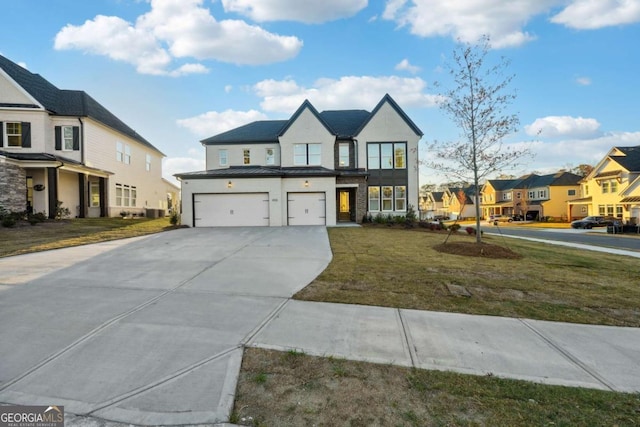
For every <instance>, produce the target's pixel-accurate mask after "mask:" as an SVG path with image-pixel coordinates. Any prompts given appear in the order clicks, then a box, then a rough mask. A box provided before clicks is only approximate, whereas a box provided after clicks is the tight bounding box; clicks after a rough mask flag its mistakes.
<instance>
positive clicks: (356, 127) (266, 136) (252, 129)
mask: <svg viewBox="0 0 640 427" xmlns="http://www.w3.org/2000/svg"><path fill="white" fill-rule="evenodd" d="M386 102H388V103H389V105H391V107H392V108H393V109H394V110H396V112H397V113H398V114H399V115H400V117H402V119H403V120H404V121H405V122H406V123H407V124H408V125H409V127H410V128H411V129H412V130H413V131H414V132H415V133H416V134H417V135H419V136H422V135H423V133H422V131H421V130H420V129H419V128H418V127H417V126H416V125H415V123H413V121H411V119H410V118H409V116H407V115H406V114H405V113H404V111H402V109H401V108H400V107H399V106H398V104H396V102H395V101H394V100H393V98H391V96H389V95H388V94H387V95H385V96H384V98H382V100H381V101H380V102H379V103H378V105H377V106H376V107H375V108H374V110H373V111H372V112H371V113H370V112H368V111H366V110H329V111H323V112H321V113H319V112H318V111H317V110H316V109H315V108H314V106H313V105H311V103H310V102H309V101H308V100H305V101H304V102H303V103H302V105H301V106H300V107H299V108H298V109H297V110H296V112H295V113H294V114H293V115H292V116H291V118H290V119H289V120H264V121H257V122H253V123H249V124H247V125H244V126H240V127H238V128H235V129H231V130H229V131H227V132H223V133H221V134H218V135H214V136H212V137H209V138H206V139H203V140H202V141H200V142H201V143H202V144H204V145H226V144H247V143H254V144H259V143H274V142H278V141H279V140H278V137H279V136H280V135H282V134H284V133H285V132H286V130H287V129H288V128H289V126H291V124H292V123H293V122H294V121H295V120H296V118H297V117H298V116H299V115H300V114H302V112H303V111H304V110H305V109H307V108H308V109H309V110H310V111H311V112H312V113H313V114H314V115H315V116H316V117H317V118H318V120H319V121H320V123H322V124H323V125H324V126H325V127H326V128H327V130H328V131H329V132H330V133H331V134H332V135H335V136H336V138H338V139H350V138H353V137H355V136H356V135H358V133H359V132H360V131H361V130H362V129H363V128H364V127H365V126H366V124H367V123H368V122H369V120H371V118H372V117H374V116H375V115H376V113H377V112H378V110H379V109H380V108H382V105H384V104H385V103H386Z"/></svg>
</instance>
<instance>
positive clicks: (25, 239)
mask: <svg viewBox="0 0 640 427" xmlns="http://www.w3.org/2000/svg"><path fill="white" fill-rule="evenodd" d="M171 228H172V227H171V226H170V225H169V219H167V218H158V219H148V218H138V219H122V218H78V219H65V220H60V221H53V220H49V221H45V222H43V223H40V224H36V225H33V226H32V225H29V224H28V223H27V222H21V223H18V224H17V226H16V227H13V228H4V227H0V242H2V245H0V257H5V256H11V255H19V254H25V253H30V252H39V251H46V250H49V249H59V248H65V247H69V246H79V245H86V244H89V243H98V242H104V241H107V240H117V239H125V238H128V237H136V236H143V235H146V234H153V233H158V232H160V231H164V230H167V229H171Z"/></svg>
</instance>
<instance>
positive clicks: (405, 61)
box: [396, 58, 420, 74]
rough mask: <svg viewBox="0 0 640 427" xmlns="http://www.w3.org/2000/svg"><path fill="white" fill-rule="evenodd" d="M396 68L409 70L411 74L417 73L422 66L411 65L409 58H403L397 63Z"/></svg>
mask: <svg viewBox="0 0 640 427" xmlns="http://www.w3.org/2000/svg"><path fill="white" fill-rule="evenodd" d="M396 70H398V71H408V72H409V73H411V74H416V73H417V72H418V71H420V67H418V66H415V65H411V64H410V63H409V60H408V59H406V58H405V59H403V60H402V61H400V62H399V63H398V64H397V65H396Z"/></svg>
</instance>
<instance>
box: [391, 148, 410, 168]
mask: <svg viewBox="0 0 640 427" xmlns="http://www.w3.org/2000/svg"><path fill="white" fill-rule="evenodd" d="M393 152H394V154H395V164H394V166H395V168H396V169H404V168H406V167H407V166H406V163H407V153H406V146H405V144H394V145H393Z"/></svg>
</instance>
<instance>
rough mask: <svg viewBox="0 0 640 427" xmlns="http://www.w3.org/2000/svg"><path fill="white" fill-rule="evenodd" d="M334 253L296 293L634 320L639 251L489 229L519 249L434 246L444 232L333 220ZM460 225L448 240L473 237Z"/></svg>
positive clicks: (578, 319)
mask: <svg viewBox="0 0 640 427" xmlns="http://www.w3.org/2000/svg"><path fill="white" fill-rule="evenodd" d="M328 232H329V238H330V241H331V248H332V250H333V255H334V256H333V260H332V261H331V263H330V264H329V267H328V268H327V269H326V270H325V271H324V272H323V273H322V274H321V275H320V276H318V278H316V280H315V281H314V282H313V283H311V284H310V285H309V286H307V287H306V288H305V289H303V290H301V291H300V292H298V293H297V294H296V295H295V297H294V298H296V299H301V300H309V301H327V302H338V303H350V304H365V305H377V306H385V307H398V308H411V309H420V310H435V311H449V312H458V313H470V314H487V315H496V316H509V317H525V318H532V319H540V320H552V321H563V322H574V323H590V324H603V325H617V326H635V327H638V326H640V307H639V306H638V301H640V285H638V277H640V262H638V259H637V258H631V257H625V256H619V255H610V254H604V253H601V252H590V251H584V250H577V249H570V248H566V247H561V246H554V245H548V244H542V243H534V242H529V241H525V240H520V239H509V238H502V237H496V236H491V237H489V236H485V238H484V239H483V240H484V241H486V242H487V243H492V244H495V245H501V246H507V247H508V248H509V249H511V250H512V251H514V252H516V253H518V254H520V255H522V258H520V259H489V258H485V257H465V256H459V255H449V254H444V253H441V252H437V251H435V250H434V249H433V246H435V245H437V244H440V243H442V242H443V241H444V238H445V234H441V233H437V232H429V231H414V230H404V229H392V228H389V227H386V226H377V227H362V228H329V229H328ZM472 239H473V237H471V236H467V235H466V233H464V232H459V233H458V234H457V235H455V236H453V237H452V239H450V240H449V241H450V242H456V241H467V242H468V241H472Z"/></svg>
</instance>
